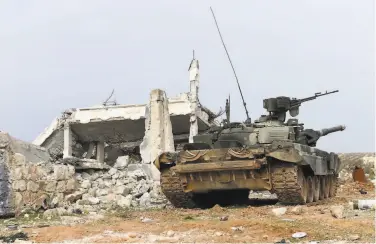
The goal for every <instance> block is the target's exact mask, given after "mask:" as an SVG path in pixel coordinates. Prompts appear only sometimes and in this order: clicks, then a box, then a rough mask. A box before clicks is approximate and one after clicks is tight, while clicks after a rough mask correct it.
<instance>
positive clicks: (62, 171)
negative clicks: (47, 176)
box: [53, 165, 68, 180]
mask: <svg viewBox="0 0 376 244" xmlns="http://www.w3.org/2000/svg"><path fill="white" fill-rule="evenodd" d="M67 169H68V168H67V167H66V166H65V165H54V168H53V170H54V179H55V180H65V179H66V174H67V175H68V172H66V171H68V170H67Z"/></svg>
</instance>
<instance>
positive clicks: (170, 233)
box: [166, 230, 175, 237]
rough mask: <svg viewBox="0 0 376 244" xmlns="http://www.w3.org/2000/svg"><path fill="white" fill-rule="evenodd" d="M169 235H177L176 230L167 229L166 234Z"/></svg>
mask: <svg viewBox="0 0 376 244" xmlns="http://www.w3.org/2000/svg"><path fill="white" fill-rule="evenodd" d="M166 235H167V236H168V237H173V236H174V235H175V232H174V231H173V230H169V231H167V234H166Z"/></svg>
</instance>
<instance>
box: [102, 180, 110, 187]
mask: <svg viewBox="0 0 376 244" xmlns="http://www.w3.org/2000/svg"><path fill="white" fill-rule="evenodd" d="M103 183H104V185H105V186H106V187H112V180H109V179H106V180H104V181H103Z"/></svg>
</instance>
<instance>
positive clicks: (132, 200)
mask: <svg viewBox="0 0 376 244" xmlns="http://www.w3.org/2000/svg"><path fill="white" fill-rule="evenodd" d="M75 179H76V180H77V183H78V187H77V190H76V191H75V192H74V193H72V194H70V195H67V196H66V197H65V201H66V202H68V203H71V204H73V203H74V204H75V205H76V207H77V208H82V209H83V210H87V211H89V212H90V211H95V210H98V209H108V208H113V207H121V208H164V207H165V206H166V204H167V203H168V202H167V200H166V199H165V197H164V195H163V194H162V193H161V191H160V187H159V182H155V181H153V180H152V179H150V177H149V176H148V174H147V172H145V171H144V168H143V167H142V164H141V162H137V161H133V160H132V158H131V157H130V156H122V157H119V158H118V159H117V161H116V163H115V164H114V166H113V167H111V168H109V170H94V169H90V170H85V171H82V172H76V173H75Z"/></svg>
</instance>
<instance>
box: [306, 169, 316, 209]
mask: <svg viewBox="0 0 376 244" xmlns="http://www.w3.org/2000/svg"><path fill="white" fill-rule="evenodd" d="M314 191H315V186H314V184H313V179H312V176H307V200H306V202H307V203H311V202H313V194H314Z"/></svg>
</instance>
